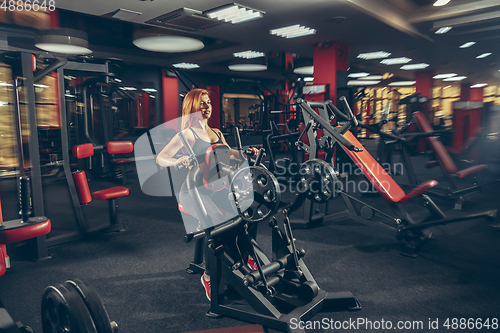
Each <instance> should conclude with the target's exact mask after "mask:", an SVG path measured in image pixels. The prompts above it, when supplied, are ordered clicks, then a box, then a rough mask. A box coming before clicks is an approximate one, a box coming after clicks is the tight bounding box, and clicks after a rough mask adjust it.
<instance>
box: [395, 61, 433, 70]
mask: <svg viewBox="0 0 500 333" xmlns="http://www.w3.org/2000/svg"><path fill="white" fill-rule="evenodd" d="M427 67H429V64H424V63H422V64H411V65H404V66H401V69H404V70H405V71H411V70H413V69H424V68H427Z"/></svg>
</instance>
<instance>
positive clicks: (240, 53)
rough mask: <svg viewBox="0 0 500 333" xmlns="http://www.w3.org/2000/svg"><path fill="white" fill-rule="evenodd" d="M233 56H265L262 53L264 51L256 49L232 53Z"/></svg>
mask: <svg viewBox="0 0 500 333" xmlns="http://www.w3.org/2000/svg"><path fill="white" fill-rule="evenodd" d="M233 56H235V57H237V58H245V59H253V58H258V57H263V56H265V54H264V52H257V51H250V50H248V51H243V52H236V53H233Z"/></svg>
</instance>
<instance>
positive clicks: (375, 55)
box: [358, 51, 391, 60]
mask: <svg viewBox="0 0 500 333" xmlns="http://www.w3.org/2000/svg"><path fill="white" fill-rule="evenodd" d="M390 55H391V54H390V53H389V52H384V51H378V52H368V53H360V54H358V58H360V59H365V60H371V59H382V58H387V57H388V56H390Z"/></svg>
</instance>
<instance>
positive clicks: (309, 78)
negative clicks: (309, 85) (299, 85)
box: [304, 76, 314, 82]
mask: <svg viewBox="0 0 500 333" xmlns="http://www.w3.org/2000/svg"><path fill="white" fill-rule="evenodd" d="M304 81H306V82H312V81H314V78H313V77H310V76H308V77H305V78H304Z"/></svg>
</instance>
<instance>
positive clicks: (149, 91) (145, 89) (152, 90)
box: [142, 88, 157, 93]
mask: <svg viewBox="0 0 500 333" xmlns="http://www.w3.org/2000/svg"><path fill="white" fill-rule="evenodd" d="M142 90H143V91H145V92H147V93H155V92H157V90H156V89H154V88H142Z"/></svg>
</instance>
